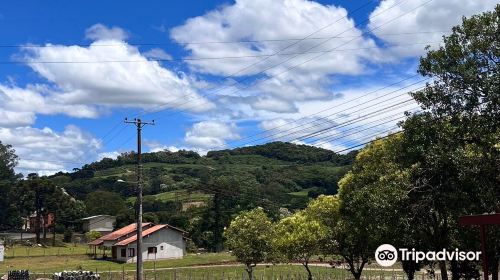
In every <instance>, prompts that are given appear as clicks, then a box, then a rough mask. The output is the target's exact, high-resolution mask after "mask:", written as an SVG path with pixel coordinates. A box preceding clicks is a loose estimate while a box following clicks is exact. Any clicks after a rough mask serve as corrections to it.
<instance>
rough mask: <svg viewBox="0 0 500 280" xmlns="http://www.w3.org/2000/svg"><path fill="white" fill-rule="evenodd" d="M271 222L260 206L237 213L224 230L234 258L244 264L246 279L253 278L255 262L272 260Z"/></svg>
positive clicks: (251, 279)
mask: <svg viewBox="0 0 500 280" xmlns="http://www.w3.org/2000/svg"><path fill="white" fill-rule="evenodd" d="M271 226H272V224H271V220H270V219H269V217H267V215H266V213H265V212H264V210H263V209H262V208H255V209H254V210H251V211H248V212H243V213H242V214H240V215H238V216H237V217H236V218H235V219H234V220H233V221H232V222H231V224H230V226H229V228H228V229H227V230H226V232H225V236H226V238H227V246H228V247H229V248H230V249H231V250H232V254H233V255H234V256H235V257H236V260H238V261H239V262H241V263H243V264H244V265H245V267H246V268H245V269H246V271H247V273H248V279H250V280H253V279H254V277H253V270H254V268H255V267H256V266H257V264H259V263H262V262H264V261H269V260H272V259H271V258H272V255H273V254H272V252H273V248H272V245H271V238H272V236H273V230H272V227H271Z"/></svg>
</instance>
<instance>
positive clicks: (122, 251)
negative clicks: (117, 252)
mask: <svg viewBox="0 0 500 280" xmlns="http://www.w3.org/2000/svg"><path fill="white" fill-rule="evenodd" d="M121 256H122V258H125V257H126V256H127V250H125V249H122V250H121Z"/></svg>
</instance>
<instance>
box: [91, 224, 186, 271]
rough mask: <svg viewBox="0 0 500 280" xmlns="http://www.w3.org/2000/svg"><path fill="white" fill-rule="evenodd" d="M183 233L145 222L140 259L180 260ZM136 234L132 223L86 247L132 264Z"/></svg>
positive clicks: (184, 248) (183, 245) (182, 248)
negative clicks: (107, 251) (108, 252)
mask: <svg viewBox="0 0 500 280" xmlns="http://www.w3.org/2000/svg"><path fill="white" fill-rule="evenodd" d="M185 234H186V232H185V231H183V230H181V229H178V228H176V227H173V226H170V225H166V224H161V225H153V224H151V223H144V224H143V226H142V238H143V239H142V240H143V245H142V256H143V260H145V261H147V260H159V259H172V258H182V257H183V256H184V255H185V254H186V236H185ZM136 241H137V231H136V226H135V224H130V225H128V226H126V227H123V228H121V229H119V230H117V231H114V232H112V233H110V234H108V235H105V236H103V237H101V238H99V239H97V240H94V241H93V242H90V243H89V245H91V246H94V250H96V248H97V247H99V248H100V249H102V250H103V251H105V250H106V249H111V258H112V259H113V260H115V261H119V262H129V263H130V262H135V261H136V258H137V245H136Z"/></svg>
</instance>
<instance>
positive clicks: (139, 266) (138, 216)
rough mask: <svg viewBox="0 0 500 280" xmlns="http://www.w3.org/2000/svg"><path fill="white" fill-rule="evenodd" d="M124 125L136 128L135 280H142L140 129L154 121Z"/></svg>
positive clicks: (137, 121) (127, 121)
mask: <svg viewBox="0 0 500 280" xmlns="http://www.w3.org/2000/svg"><path fill="white" fill-rule="evenodd" d="M125 123H131V124H134V125H135V126H136V127H137V199H136V202H135V203H136V230H137V241H136V244H137V247H136V258H137V278H136V280H143V275H144V274H143V271H144V267H143V263H142V158H141V153H142V149H141V132H142V127H144V126H145V125H148V124H149V125H154V124H155V121H154V120H153V121H151V122H143V121H142V120H141V119H134V120H133V121H129V120H127V118H125Z"/></svg>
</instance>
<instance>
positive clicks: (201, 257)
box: [0, 253, 235, 273]
mask: <svg viewBox="0 0 500 280" xmlns="http://www.w3.org/2000/svg"><path fill="white" fill-rule="evenodd" d="M234 262H235V259H234V257H232V256H231V255H229V254H227V253H218V254H212V253H206V254H189V255H187V256H185V257H184V258H182V259H171V260H161V261H157V262H156V268H173V267H185V266H195V265H212V264H224V263H234ZM154 266H155V263H154V262H150V261H147V262H145V263H144V268H145V269H152V268H153V267H154ZM134 267H135V264H133V263H128V264H120V263H116V262H112V261H106V260H94V259H93V258H92V257H91V256H88V255H85V254H83V255H77V254H74V255H67V256H45V257H44V256H39V257H15V258H11V257H7V258H6V259H5V260H4V262H3V263H0V273H5V272H6V271H8V270H14V269H28V270H30V271H35V272H39V273H42V272H46V273H49V272H57V271H62V270H76V269H83V270H92V271H95V270H98V271H108V270H112V271H121V270H122V269H125V270H132V269H134Z"/></svg>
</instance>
